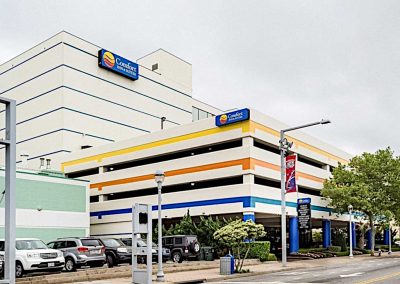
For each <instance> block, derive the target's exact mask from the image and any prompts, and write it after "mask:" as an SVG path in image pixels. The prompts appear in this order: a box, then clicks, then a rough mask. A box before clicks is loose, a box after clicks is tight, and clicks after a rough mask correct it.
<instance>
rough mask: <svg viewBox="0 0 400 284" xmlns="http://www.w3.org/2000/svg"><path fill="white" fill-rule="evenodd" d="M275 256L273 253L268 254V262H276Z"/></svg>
mask: <svg viewBox="0 0 400 284" xmlns="http://www.w3.org/2000/svg"><path fill="white" fill-rule="evenodd" d="M277 260H278V259H277V258H276V255H275V254H273V253H270V254H268V261H277Z"/></svg>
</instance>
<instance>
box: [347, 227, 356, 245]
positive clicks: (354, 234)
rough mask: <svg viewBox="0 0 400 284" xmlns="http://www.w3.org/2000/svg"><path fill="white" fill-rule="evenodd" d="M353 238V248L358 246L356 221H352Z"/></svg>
mask: <svg viewBox="0 0 400 284" xmlns="http://www.w3.org/2000/svg"><path fill="white" fill-rule="evenodd" d="M349 227H350V226H349ZM351 239H352V245H353V249H354V248H355V247H356V224H355V223H354V222H351Z"/></svg>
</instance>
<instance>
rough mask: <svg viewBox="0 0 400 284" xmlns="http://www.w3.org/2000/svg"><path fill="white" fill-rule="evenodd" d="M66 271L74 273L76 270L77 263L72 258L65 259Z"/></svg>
mask: <svg viewBox="0 0 400 284" xmlns="http://www.w3.org/2000/svg"><path fill="white" fill-rule="evenodd" d="M65 270H66V271H67V272H72V271H75V270H76V265H75V261H74V260H73V259H72V258H70V257H67V258H66V259H65Z"/></svg>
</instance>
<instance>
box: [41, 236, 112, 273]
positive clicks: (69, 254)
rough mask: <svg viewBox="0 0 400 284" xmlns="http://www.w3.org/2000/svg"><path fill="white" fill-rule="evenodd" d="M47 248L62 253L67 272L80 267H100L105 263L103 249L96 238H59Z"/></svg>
mask: <svg viewBox="0 0 400 284" xmlns="http://www.w3.org/2000/svg"><path fill="white" fill-rule="evenodd" d="M47 246H48V247H49V248H53V249H57V250H60V251H62V252H63V254H64V258H65V270H66V271H68V272H71V271H75V270H76V269H77V268H80V267H82V266H90V267H102V266H103V265H104V264H105V263H106V255H105V247H104V246H103V244H102V243H101V241H100V240H99V239H96V238H60V239H57V240H56V241H53V242H50V243H48V244H47Z"/></svg>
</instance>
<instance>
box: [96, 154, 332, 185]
mask: <svg viewBox="0 0 400 284" xmlns="http://www.w3.org/2000/svg"><path fill="white" fill-rule="evenodd" d="M256 165H257V166H260V167H264V168H268V169H271V170H274V171H280V166H278V165H275V164H272V163H268V162H265V161H261V160H258V159H253V158H244V159H238V160H232V161H227V162H220V163H213V164H208V165H202V166H196V167H190V168H185V169H179V170H172V171H167V172H165V176H166V177H171V176H178V175H184V174H190V173H197V172H203V171H209V170H215V169H222V168H228V167H233V166H242V170H254V169H255V166H256ZM296 177H302V178H305V179H309V180H313V181H316V182H321V183H322V182H324V179H322V178H319V177H316V176H313V175H310V174H306V173H301V172H296ZM151 179H154V175H153V174H148V175H142V176H136V177H129V178H123V179H117V180H111V181H105V182H99V183H94V184H91V185H90V188H97V189H98V190H102V189H103V187H106V186H113V185H121V184H128V183H134V182H139V181H145V180H151Z"/></svg>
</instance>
